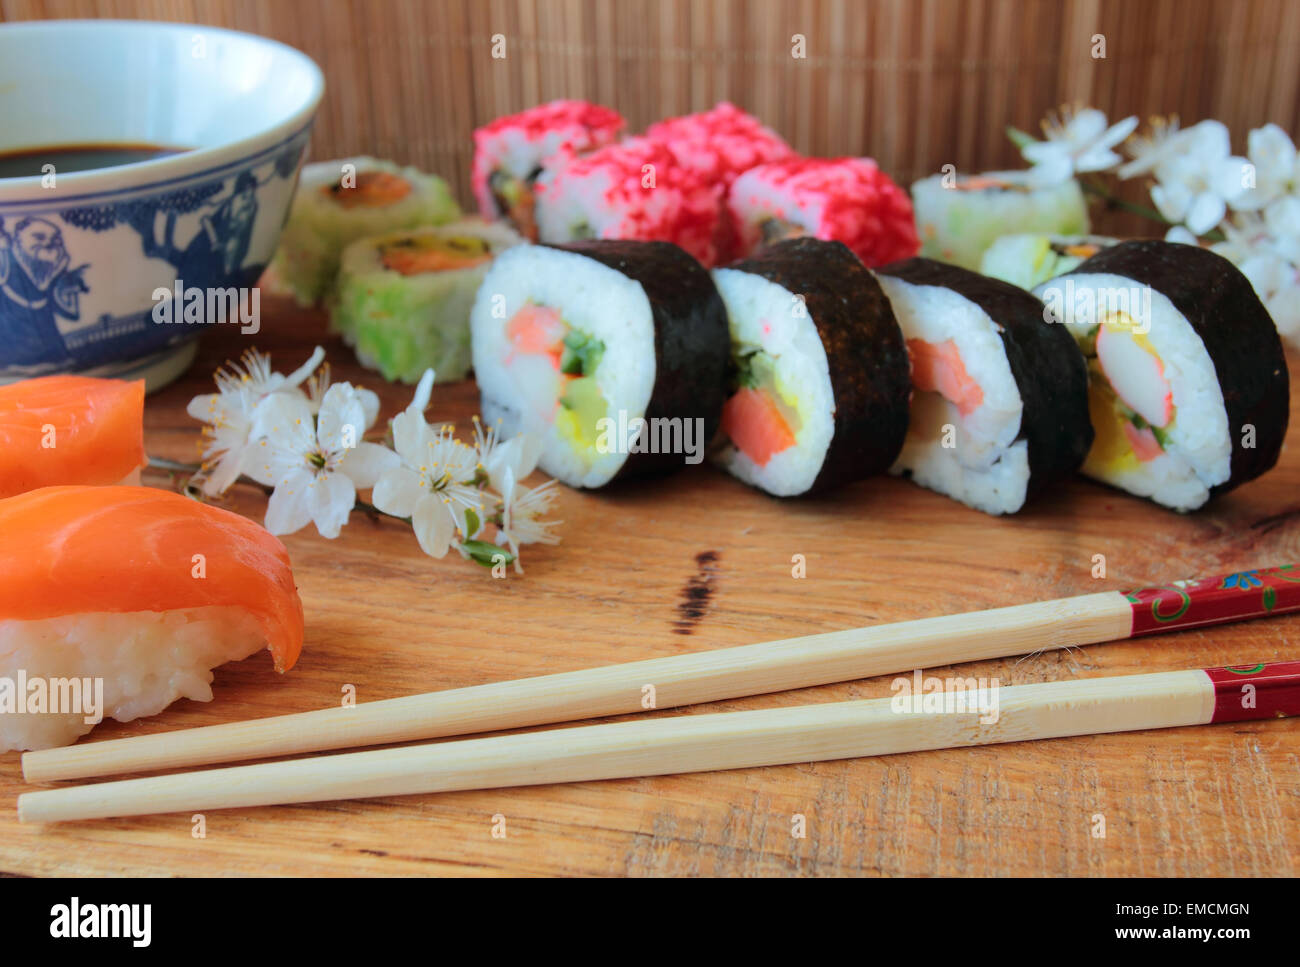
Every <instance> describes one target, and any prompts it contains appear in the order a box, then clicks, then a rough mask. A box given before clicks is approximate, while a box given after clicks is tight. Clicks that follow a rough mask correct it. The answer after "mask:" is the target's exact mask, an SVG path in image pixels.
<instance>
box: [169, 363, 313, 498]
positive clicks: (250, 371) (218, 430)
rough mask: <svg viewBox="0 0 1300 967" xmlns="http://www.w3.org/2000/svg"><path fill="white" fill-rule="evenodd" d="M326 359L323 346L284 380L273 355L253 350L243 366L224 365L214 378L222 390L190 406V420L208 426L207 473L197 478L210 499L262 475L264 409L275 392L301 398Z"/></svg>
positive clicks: (195, 401)
mask: <svg viewBox="0 0 1300 967" xmlns="http://www.w3.org/2000/svg"><path fill="white" fill-rule="evenodd" d="M324 358H325V350H323V349H322V348H321V347H319V346H317V347H316V349H315V350H314V351H313V352H312V354H311V357H310V358H309V359H308V360H307V362H305V363H303V364H302V365H301V366H299V367H298V368H297V369H296V370H294V371H293V372H292V373H290V374H289V375H288V376H283V375H281V374H280V373H277V372H274V371H273V370H272V369H271V357H270V356H267V355H264V354H262V353H259V352H258V351H257V350H256V349H250V350H248V351H247V352H245V353H244V355H243V356H242V357H241V359H240V362H239V363H230V364H229V368H228V369H227V368H225V367H223V368H221V369H218V370H217V371H216V373H214V374H213V377H212V378H213V381H214V382H215V383H216V384H217V392H216V393H207V394H204V395H201V396H196V397H194V399H192V400H190V402H189V405H188V406H187V407H186V408H185V412H187V413H188V414H189V415H190V416H192V417H194V419H196V420H199V421H200V422H202V423H204V424H206V426H204V428H203V436H204V449H203V470H202V471H201V472H200V473H199V474H198V475H197V476H198V478H199V480H198V484H199V487H200V489H201V490H202V491H203V493H205V494H207V495H208V496H209V497H213V496H216V495H218V494H222V493H225V492H226V491H227V490H229V489H230V486H231V485H232V484H233V483H234V482H235V481H236V480H237V479H238V478H239V476H240V474H243V473H248V474H249V475H250V476H254V477H256V476H257V475H256V473H255V472H254V465H255V463H256V461H254V460H250V459H249V456H250V452H251V449H252V444H253V443H254V441H255V440H256V437H257V432H256V414H257V409H258V407H259V406H260V405H261V404H262V403H264V402H265V401H266V400H267V399H268V398H269V397H270V396H271V395H272V394H289V395H297V396H299V397H301V396H302V390H301V389H299V387H300V386H301V385H302V383H303V382H304V381H305V380H306V379H307V377H308V376H310V375H311V373H312V371H313V370H315V369H316V367H317V366H319V365H320V362H321V360H322V359H324ZM261 482H262V483H269V481H267V480H261Z"/></svg>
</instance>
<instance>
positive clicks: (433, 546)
mask: <svg viewBox="0 0 1300 967" xmlns="http://www.w3.org/2000/svg"><path fill="white" fill-rule="evenodd" d="M411 526H412V528H413V529H414V531H415V539H416V540H417V541H419V542H420V549H421V550H422V551H424V553H426V554H428V555H429V556H430V557H445V556H446V554H447V551H448V549H449V548H450V547H451V536H452V532H453V531H454V530H455V524H454V523H453V522H452V519H451V514H449V513H448V512H447V508H446V505H445V504H444V503H443V501H442V498H441V497H437V496H434V495H433V494H424V495H423V496H422V497H421V498H420V499H419V500H418V501H416V504H415V509H414V510H413V511H412V513H411Z"/></svg>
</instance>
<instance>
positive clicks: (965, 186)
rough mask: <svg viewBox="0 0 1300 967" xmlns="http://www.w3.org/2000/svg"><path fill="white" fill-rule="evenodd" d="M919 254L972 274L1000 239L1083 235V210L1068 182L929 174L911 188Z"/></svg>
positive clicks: (1001, 174)
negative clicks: (1035, 182)
mask: <svg viewBox="0 0 1300 967" xmlns="http://www.w3.org/2000/svg"><path fill="white" fill-rule="evenodd" d="M912 204H913V207H914V208H915V210H916V228H917V231H918V233H919V234H920V236H921V254H922V255H923V256H925V257H926V258H932V259H938V260H939V261H941V262H950V263H952V264H953V265H960V266H961V267H962V268H966V269H971V270H978V269H979V267H980V260H981V259H982V258H983V256H984V251H985V250H986V249H987V248H988V247H989V246H990V245H992V244H993V243H994V242H995V241H996V240H997V239H998V238H1000V237H1001V236H1003V235H1012V234H1017V233H1022V232H1033V233H1042V234H1048V235H1086V234H1088V206H1087V204H1086V203H1085V202H1084V199H1083V190H1082V189H1081V188H1080V187H1079V183H1078V182H1077V181H1074V180H1070V181H1064V182H1062V183H1061V184H1059V185H1051V186H1048V187H1035V186H1033V185H1030V184H1029V183H1028V182H1027V181H1026V180H1025V176H1024V172H1016V171H994V172H990V173H988V174H984V175H974V176H962V175H955V174H948V175H932V176H930V177H929V178H923V179H921V180H920V181H918V182H916V183H915V184H914V185H912Z"/></svg>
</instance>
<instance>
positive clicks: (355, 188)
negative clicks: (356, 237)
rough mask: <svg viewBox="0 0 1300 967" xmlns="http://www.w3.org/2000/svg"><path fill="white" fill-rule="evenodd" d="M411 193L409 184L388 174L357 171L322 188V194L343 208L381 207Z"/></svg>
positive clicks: (399, 176)
mask: <svg viewBox="0 0 1300 967" xmlns="http://www.w3.org/2000/svg"><path fill="white" fill-rule="evenodd" d="M410 193H411V183H410V182H409V181H407V180H406V179H405V178H403V177H402V176H401V175H395V174H392V173H391V172H387V171H358V172H357V173H356V174H355V175H352V176H351V177H344V178H340V179H339V180H338V181H336V182H334V183H333V184H330V185H325V186H323V187H322V188H321V194H323V195H325V197H327V198H330V199H332V200H333V201H334V202H335V203H336V204H338V205H340V206H342V207H343V208H383V207H384V206H385V205H395V204H397V203H398V202H399V201H401V200H402V199H403V198H405V197H406V196H407V195H409V194H410Z"/></svg>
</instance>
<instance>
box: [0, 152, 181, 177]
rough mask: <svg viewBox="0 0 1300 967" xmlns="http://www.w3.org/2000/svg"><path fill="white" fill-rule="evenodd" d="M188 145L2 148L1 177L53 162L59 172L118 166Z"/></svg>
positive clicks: (32, 173)
mask: <svg viewBox="0 0 1300 967" xmlns="http://www.w3.org/2000/svg"><path fill="white" fill-rule="evenodd" d="M188 150H189V148H173V147H165V146H162V145H156V144H56V145H49V146H48V147H41V148H19V149H18V150H16V151H0V178H33V177H40V176H41V175H43V174H46V173H47V171H48V169H46V167H45V166H46V165H53V166H54V171H55V173H56V174H60V175H66V174H71V173H72V172H74V171H94V170H96V169H98V168H116V167H118V166H120V165H132V164H137V163H138V162H141V161H154V160H155V159H157V158H169V157H171V156H172V155H177V154H184V153H185V152H186V151H188Z"/></svg>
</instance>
